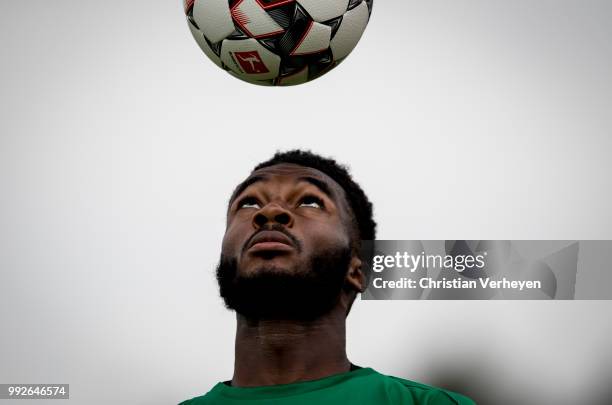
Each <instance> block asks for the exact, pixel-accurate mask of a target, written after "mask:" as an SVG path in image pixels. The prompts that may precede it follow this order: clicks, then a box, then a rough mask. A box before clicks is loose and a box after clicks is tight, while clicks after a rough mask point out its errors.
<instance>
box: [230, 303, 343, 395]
mask: <svg viewBox="0 0 612 405" xmlns="http://www.w3.org/2000/svg"><path fill="white" fill-rule="evenodd" d="M349 370H350V362H349V361H348V359H347V357H346V315H345V313H344V312H342V311H337V310H334V311H332V312H330V313H329V314H327V315H325V316H323V317H321V318H319V319H316V320H314V321H295V320H251V319H246V318H244V317H243V316H241V315H238V316H237V329H236V360H235V364H234V376H233V378H232V386H236V387H256V386H264V385H278V384H289V383H293V382H298V381H308V380H316V379H319V378H324V377H327V376H330V375H333V374H339V373H343V372H347V371H349Z"/></svg>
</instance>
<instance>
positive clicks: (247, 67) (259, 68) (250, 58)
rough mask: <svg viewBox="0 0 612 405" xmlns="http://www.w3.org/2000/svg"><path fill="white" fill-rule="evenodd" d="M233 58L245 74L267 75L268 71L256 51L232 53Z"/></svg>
mask: <svg viewBox="0 0 612 405" xmlns="http://www.w3.org/2000/svg"><path fill="white" fill-rule="evenodd" d="M234 56H235V59H236V61H237V62H238V64H239V65H240V67H241V68H242V70H243V71H244V72H245V73H250V74H255V73H268V72H269V70H268V68H267V67H266V65H265V64H264V63H263V61H262V60H261V56H259V53H258V52H257V51H247V52H234Z"/></svg>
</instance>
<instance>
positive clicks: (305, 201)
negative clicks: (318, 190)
mask: <svg viewBox="0 0 612 405" xmlns="http://www.w3.org/2000/svg"><path fill="white" fill-rule="evenodd" d="M300 207H310V208H323V201H322V200H321V199H320V198H318V197H314V196H306V197H304V198H302V201H300Z"/></svg>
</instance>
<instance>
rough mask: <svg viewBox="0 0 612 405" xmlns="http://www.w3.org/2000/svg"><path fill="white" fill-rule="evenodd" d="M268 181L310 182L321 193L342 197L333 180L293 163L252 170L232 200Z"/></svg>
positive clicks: (342, 192)
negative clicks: (251, 186)
mask: <svg viewBox="0 0 612 405" xmlns="http://www.w3.org/2000/svg"><path fill="white" fill-rule="evenodd" d="M270 181H288V182H300V181H305V182H311V183H313V184H315V186H318V187H319V188H323V189H324V190H323V191H327V192H328V193H329V194H332V196H333V195H336V196H337V197H339V198H340V197H343V196H344V190H343V189H342V187H340V185H339V184H338V183H336V181H335V180H334V179H332V178H331V177H329V176H328V175H327V174H325V173H323V172H322V171H320V170H317V169H315V168H312V167H307V166H301V165H297V164H293V163H279V164H276V165H272V166H267V167H262V168H261V169H258V170H254V171H253V172H252V173H251V174H250V175H249V177H247V178H246V179H245V180H244V181H243V182H242V183H241V184H240V185H238V187H237V188H236V190H235V192H234V195H233V198H235V197H237V196H238V194H240V193H241V192H243V191H244V190H245V189H246V188H248V187H249V186H250V185H252V184H255V183H262V184H265V183H266V182H270ZM325 189H327V190H325Z"/></svg>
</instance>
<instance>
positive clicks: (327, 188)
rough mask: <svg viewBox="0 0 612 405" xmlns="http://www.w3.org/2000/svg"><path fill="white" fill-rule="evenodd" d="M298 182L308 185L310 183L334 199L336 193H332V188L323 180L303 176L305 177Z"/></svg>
mask: <svg viewBox="0 0 612 405" xmlns="http://www.w3.org/2000/svg"><path fill="white" fill-rule="evenodd" d="M298 181H305V182H307V183H310V184H312V185H313V186H315V187H316V188H318V189H319V190H321V191H322V192H323V193H324V194H326V195H327V196H328V197H329V198H331V199H332V200H333V199H334V193H333V192H332V189H331V187H330V186H329V184H327V183H326V182H324V181H323V180H321V179H318V178H316V177H312V176H303V177H300V178H299V179H298Z"/></svg>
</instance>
